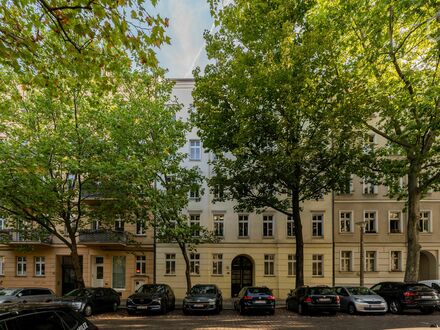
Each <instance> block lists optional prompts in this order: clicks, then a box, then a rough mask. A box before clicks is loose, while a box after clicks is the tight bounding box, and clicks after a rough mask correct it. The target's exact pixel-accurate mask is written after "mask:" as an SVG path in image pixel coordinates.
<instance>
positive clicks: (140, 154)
mask: <svg viewBox="0 0 440 330" xmlns="http://www.w3.org/2000/svg"><path fill="white" fill-rule="evenodd" d="M47 63H48V64H47V65H48V68H47V72H53V73H54V74H53V75H52V79H53V80H54V81H55V82H56V83H54V84H51V85H48V86H45V87H44V86H41V85H39V84H37V85H34V84H32V83H29V84H23V79H22V78H23V77H22V76H19V77H18V75H17V74H15V73H14V72H12V71H11V70H9V69H6V68H3V70H2V74H1V75H0V76H1V78H0V79H1V84H0V94H1V99H2V102H1V103H0V132H2V141H1V143H0V163H1V166H0V182H1V185H0V195H1V197H0V209H1V210H2V213H4V214H7V215H8V217H9V220H11V221H12V222H14V223H15V222H17V225H16V226H15V225H14V226H15V227H16V229H20V228H27V229H29V228H34V229H36V231H39V230H43V231H44V233H49V234H51V235H53V236H55V237H56V238H57V239H58V240H60V241H61V242H63V243H64V244H65V245H66V246H67V247H68V248H69V249H70V251H71V257H72V263H73V266H74V270H75V275H76V281H77V284H78V286H84V281H83V277H82V271H81V268H80V260H79V256H78V251H77V238H78V230H79V229H81V228H84V227H85V226H87V224H89V223H90V221H92V220H95V219H101V220H103V221H106V222H107V223H108V222H110V223H111V222H113V221H114V220H115V217H116V215H117V214H119V215H121V217H123V218H124V220H127V221H136V220H139V219H140V220H144V221H146V220H148V215H149V212H150V211H149V209H151V207H152V206H151V201H152V196H153V194H154V193H155V190H154V186H153V183H154V182H155V180H156V177H157V175H158V173H161V171H164V170H165V169H166V167H167V166H171V164H173V159H174V155H175V154H176V152H177V150H178V148H179V146H180V145H181V144H182V143H183V141H184V131H185V125H184V124H182V123H181V122H179V121H176V120H175V119H174V113H175V111H177V109H178V106H174V105H169V106H166V104H167V103H168V100H169V94H170V91H171V85H170V83H168V82H166V81H165V80H164V79H163V77H162V76H161V75H158V76H153V75H151V74H150V73H149V72H148V71H147V70H145V69H142V68H139V69H138V70H136V71H132V70H130V68H128V67H127V68H126V69H125V70H124V71H120V72H112V73H107V74H108V75H112V77H111V80H112V81H116V82H117V84H115V85H110V84H108V83H107V79H106V77H105V76H104V77H103V78H101V79H96V77H95V79H87V80H83V79H75V77H77V72H76V69H77V67H76V65H75V61H73V63H72V64H71V65H68V66H65V65H64V64H62V65H59V64H58V63H57V62H56V61H53V60H51V59H49V58H48V59H47ZM159 73H160V72H159ZM90 197H97V200H98V203H93V204H92V203H91V198H90ZM9 224H11V222H10V223H9ZM65 234H66V235H65Z"/></svg>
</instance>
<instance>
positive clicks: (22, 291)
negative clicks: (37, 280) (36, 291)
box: [19, 289, 32, 297]
mask: <svg viewBox="0 0 440 330" xmlns="http://www.w3.org/2000/svg"><path fill="white" fill-rule="evenodd" d="M19 295H20V297H24V296H30V295H32V290H30V289H25V290H21V292H20V293H19Z"/></svg>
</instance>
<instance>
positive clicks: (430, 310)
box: [420, 307, 434, 315]
mask: <svg viewBox="0 0 440 330" xmlns="http://www.w3.org/2000/svg"><path fill="white" fill-rule="evenodd" d="M420 311H421V312H422V314H425V315H427V314H432V313H434V307H423V308H420Z"/></svg>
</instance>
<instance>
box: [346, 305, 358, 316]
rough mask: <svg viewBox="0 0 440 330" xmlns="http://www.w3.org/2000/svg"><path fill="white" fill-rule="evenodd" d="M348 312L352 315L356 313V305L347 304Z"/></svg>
mask: <svg viewBox="0 0 440 330" xmlns="http://www.w3.org/2000/svg"><path fill="white" fill-rule="evenodd" d="M347 310H348V314H351V315H354V314H356V313H357V310H356V306H355V305H354V304H349V305H348V309H347Z"/></svg>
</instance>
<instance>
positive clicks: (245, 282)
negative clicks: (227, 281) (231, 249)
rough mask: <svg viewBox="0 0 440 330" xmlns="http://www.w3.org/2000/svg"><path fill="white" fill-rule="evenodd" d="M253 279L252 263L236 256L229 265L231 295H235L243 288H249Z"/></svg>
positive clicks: (245, 258) (247, 259)
mask: <svg viewBox="0 0 440 330" xmlns="http://www.w3.org/2000/svg"><path fill="white" fill-rule="evenodd" d="M252 278H253V265H252V261H251V260H250V259H249V258H247V257H245V256H238V257H235V258H234V260H232V264H231V295H232V297H234V296H235V295H237V294H238V293H239V292H240V290H241V288H242V287H244V286H251V285H252Z"/></svg>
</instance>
